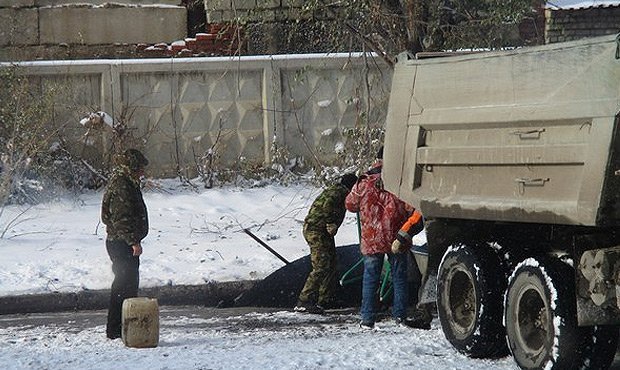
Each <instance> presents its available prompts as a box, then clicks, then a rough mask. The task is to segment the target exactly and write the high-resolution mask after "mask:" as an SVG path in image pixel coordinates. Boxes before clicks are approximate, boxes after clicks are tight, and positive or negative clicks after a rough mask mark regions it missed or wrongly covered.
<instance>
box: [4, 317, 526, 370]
mask: <svg viewBox="0 0 620 370" xmlns="http://www.w3.org/2000/svg"><path fill="white" fill-rule="evenodd" d="M96 314H97V315H99V319H98V320H96V321H98V322H99V323H98V324H95V325H88V320H93V318H92V317H91V316H90V315H93V314H92V313H76V314H75V317H74V316H73V315H71V314H66V315H65V317H64V319H65V320H66V321H65V322H64V323H63V322H58V321H57V322H56V323H53V324H48V325H45V326H41V325H37V326H28V327H9V328H7V329H4V328H3V326H4V324H5V323H4V320H3V317H2V316H0V368H2V369H20V370H21V369H63V370H83V369H91V370H94V369H130V368H131V369H150V370H156V369H179V370H190V369H260V370H262V369H420V370H427V369H433V370H443V369H454V370H457V369H458V370H470V369H471V370H492V369H493V370H508V369H514V368H515V366H514V365H513V361H512V359H511V358H508V357H507V358H501V359H497V360H478V359H471V358H467V357H466V356H463V355H461V354H459V353H457V352H455V351H454V350H453V349H452V348H451V347H450V346H449V344H448V342H447V341H446V340H445V338H444V337H443V334H442V333H441V331H440V329H439V327H438V323H437V322H434V323H433V328H432V329H431V330H428V331H424V330H413V329H409V328H405V327H399V326H397V325H395V324H394V323H393V322H392V321H386V322H379V323H378V324H377V330H373V331H362V330H360V329H359V327H358V326H357V325H358V317H357V315H356V314H350V313H349V314H329V315H324V316H320V315H309V314H299V313H294V312H289V311H275V312H260V313H246V314H243V315H241V314H240V315H234V314H233V315H231V316H227V317H208V316H205V315H195V314H189V313H188V314H187V315H183V313H182V312H181V314H179V313H178V312H170V310H169V309H166V308H164V309H162V312H160V326H161V327H160V336H159V345H158V346H157V347H156V348H143V349H136V348H128V347H125V346H124V345H123V343H122V342H121V341H120V340H115V341H111V340H107V339H105V334H104V333H105V327H104V325H103V321H104V320H105V311H99V312H97V313H96ZM83 315H89V316H87V317H83ZM35 316H43V315H35ZM18 320H19V318H18Z"/></svg>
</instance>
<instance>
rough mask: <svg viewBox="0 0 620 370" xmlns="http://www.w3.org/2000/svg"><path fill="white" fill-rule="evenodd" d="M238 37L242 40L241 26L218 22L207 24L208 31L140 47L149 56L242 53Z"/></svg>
mask: <svg viewBox="0 0 620 370" xmlns="http://www.w3.org/2000/svg"><path fill="white" fill-rule="evenodd" d="M240 39H241V40H243V28H241V27H237V26H234V25H231V24H225V23H218V24H211V25H209V27H208V32H206V33H197V34H196V37H189V38H186V39H185V40H178V41H174V42H172V43H170V44H166V43H158V44H155V45H152V46H146V45H143V46H141V47H140V48H141V49H142V50H144V52H145V54H146V55H147V56H151V57H174V56H176V57H194V56H224V55H242V54H244V53H245V50H244V48H242V47H241V46H242V45H243V42H241V41H240Z"/></svg>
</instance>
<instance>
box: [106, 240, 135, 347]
mask: <svg viewBox="0 0 620 370" xmlns="http://www.w3.org/2000/svg"><path fill="white" fill-rule="evenodd" d="M105 246H106V249H107V250H108V255H109V256H110V259H111V260H112V272H113V273H114V281H113V282H112V289H111V291H110V306H109V308H108V324H107V327H106V334H107V336H108V337H110V338H118V337H120V335H121V314H122V309H123V301H124V300H125V298H132V297H137V296H138V283H139V280H140V275H139V272H138V269H139V267H140V257H137V256H134V255H133V248H132V247H131V246H130V245H129V244H127V243H125V242H124V241H120V240H106V242H105Z"/></svg>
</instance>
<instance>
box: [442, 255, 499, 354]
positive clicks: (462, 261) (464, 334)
mask: <svg viewBox="0 0 620 370" xmlns="http://www.w3.org/2000/svg"><path fill="white" fill-rule="evenodd" d="M504 277H505V271H504V268H503V265H502V263H501V261H500V259H499V258H498V256H497V254H496V253H495V252H494V251H493V250H492V249H491V248H489V247H486V246H480V247H479V248H472V247H468V246H463V245H461V246H457V247H452V248H450V249H449V250H448V251H447V252H446V254H445V255H444V258H443V261H442V262H441V265H440V267H439V272H438V277H437V281H438V284H437V311H438V313H439V319H440V321H441V327H442V330H443V332H444V334H445V336H446V338H447V339H448V341H449V342H450V343H451V344H452V345H453V346H454V348H456V349H457V350H458V351H459V352H461V353H464V354H466V355H468V356H470V357H478V358H489V357H501V356H504V355H506V354H507V353H508V349H507V347H506V340H505V335H506V331H505V329H504V326H503V324H502V314H503V302H502V297H503V294H504V291H505V288H506V285H505V284H506V283H505V281H506V279H505V278H504Z"/></svg>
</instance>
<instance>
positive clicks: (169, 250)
mask: <svg viewBox="0 0 620 370" xmlns="http://www.w3.org/2000/svg"><path fill="white" fill-rule="evenodd" d="M154 184H155V186H152V187H151V190H147V191H145V201H146V203H147V207H148V209H149V215H150V233H149V236H148V237H147V238H146V239H145V240H144V242H143V247H144V254H143V255H142V257H141V266H140V273H141V286H142V287H152V286H159V285H167V284H172V285H175V284H202V283H204V282H206V281H212V280H216V281H231V280H246V279H261V278H263V277H265V276H267V275H269V274H270V273H271V272H273V271H275V270H276V269H278V268H280V267H282V266H283V262H282V261H280V260H279V259H278V258H276V257H275V256H274V255H272V254H270V253H269V252H268V251H267V250H265V249H264V248H262V247H261V246H260V245H258V244H257V243H256V241H254V240H253V239H251V238H250V237H249V236H248V235H246V234H245V233H244V232H243V231H242V229H243V228H249V229H251V230H252V231H253V232H254V233H255V234H256V235H257V236H258V237H260V238H261V239H263V240H264V241H265V242H266V243H268V244H269V245H270V246H271V247H272V248H273V249H275V250H276V251H277V252H278V253H280V254H281V255H282V256H284V258H286V259H288V260H289V261H292V260H295V259H297V258H300V257H302V256H305V255H307V254H308V252H309V249H308V246H307V245H306V243H305V241H304V239H303V237H302V235H301V225H302V222H303V219H304V217H305V215H306V213H307V211H308V207H309V205H310V204H311V202H312V200H314V198H315V197H316V196H317V195H318V194H319V192H320V189H317V188H314V187H308V186H302V185H295V186H291V187H281V186H274V185H269V186H265V187H259V188H244V189H240V188H219V189H208V190H207V189H200V190H199V191H192V190H189V189H182V188H179V186H178V182H176V181H174V180H166V181H157V182H155V183H154ZM101 197H102V193H100V192H97V193H89V194H85V195H80V196H79V197H78V198H77V199H76V198H75V197H74V198H67V199H65V200H62V201H55V202H51V203H46V204H40V205H37V206H35V207H32V208H25V207H16V206H10V207H6V208H5V209H4V211H3V213H2V214H1V216H0V234H3V237H2V238H1V239H0V251H1V252H2V258H1V259H0V295H4V296H7V295H17V294H31V293H45V292H55V291H60V292H75V291H79V290H83V289H107V288H109V285H110V282H111V280H112V273H111V267H110V266H111V264H110V262H109V259H108V256H107V254H106V251H105V247H104V239H105V227H104V225H102V224H101V223H100V221H99V209H100V204H101ZM336 241H337V244H338V245H345V244H352V243H357V241H358V239H357V226H356V218H355V215H353V214H350V213H347V216H346V219H345V221H344V224H343V226H342V227H341V230H340V231H339V232H338V234H337V236H336ZM104 314H105V313H101V315H104ZM76 315H77V314H76ZM311 316H314V315H311ZM209 320H220V321H216V322H212V321H209ZM237 320H262V321H265V322H269V321H274V322H280V323H281V322H282V321H284V322H287V323H288V322H290V327H286V326H285V327H284V328H282V327H280V328H278V329H277V330H275V329H269V325H267V327H257V328H253V329H252V328H249V329H248V330H243V331H239V330H236V328H237V325H236V324H234V323H232V322H230V321H229V320H228V319H205V318H195V317H194V318H192V317H186V318H178V317H177V318H174V317H168V316H166V315H165V314H163V313H162V315H161V323H162V329H161V332H160V334H161V335H160V345H159V346H158V347H157V348H153V349H131V348H126V347H124V346H123V344H122V342H121V341H119V340H116V341H110V340H107V339H105V335H104V325H103V321H102V322H101V324H97V325H93V326H92V327H89V328H81V327H78V326H76V327H73V328H72V326H71V324H72V322H73V321H72V320H71V319H68V320H67V323H66V325H64V326H62V327H59V326H55V325H27V326H20V325H15V326H11V325H8V326H6V325H4V326H3V325H0V368H2V369H112V368H138V369H146V368H149V369H223V368H229V369H233V368H234V369H239V368H244V369H265V368H272V369H311V368H312V369H314V368H338V369H358V368H368V369H371V368H398V369H405V368H406V369H435V370H440V369H477V370H480V369H512V368H514V365H513V362H512V360H511V359H510V358H504V359H500V360H474V359H469V358H467V357H465V356H462V355H460V354H458V353H457V352H456V351H455V350H454V349H453V348H452V347H451V346H450V345H449V343H448V342H447V341H446V339H445V338H444V336H443V334H442V332H441V330H440V328H439V323H438V321H437V320H435V321H434V322H433V328H432V330H430V331H422V330H412V329H409V328H402V327H397V326H395V325H394V324H393V323H391V322H389V321H388V322H385V323H379V324H378V325H377V326H378V330H374V331H371V332H363V331H361V330H360V329H359V327H358V324H357V323H358V320H359V318H358V316H357V314H349V316H348V317H344V318H343V319H342V320H339V321H338V322H331V321H329V320H327V319H325V318H322V317H321V316H317V318H316V320H318V324H317V325H311V326H307V325H305V326H301V325H300V324H299V320H306V321H307V320H308V318H307V315H301V314H295V313H292V312H287V311H280V312H275V313H261V314H246V315H244V316H241V317H239V318H237ZM321 320H327V322H321ZM209 322H211V323H212V324H214V325H206V326H204V325H203V327H200V326H201V324H205V323H209ZM198 327H199V328H198Z"/></svg>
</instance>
